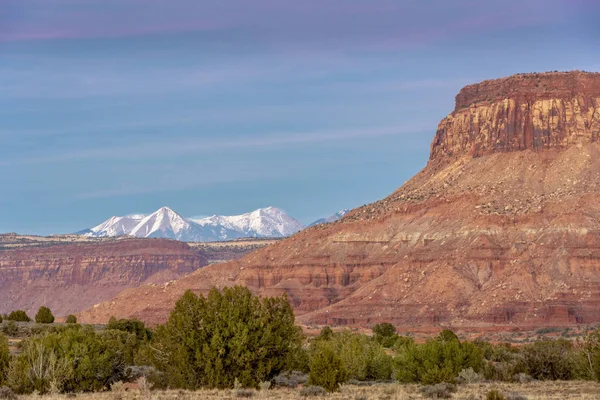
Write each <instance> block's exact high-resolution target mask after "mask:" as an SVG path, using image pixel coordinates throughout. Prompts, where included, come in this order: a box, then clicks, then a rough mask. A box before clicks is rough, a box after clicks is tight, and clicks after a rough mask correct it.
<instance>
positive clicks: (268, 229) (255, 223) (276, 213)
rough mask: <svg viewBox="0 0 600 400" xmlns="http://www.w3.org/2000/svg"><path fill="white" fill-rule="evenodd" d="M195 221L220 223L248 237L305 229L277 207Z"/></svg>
mask: <svg viewBox="0 0 600 400" xmlns="http://www.w3.org/2000/svg"><path fill="white" fill-rule="evenodd" d="M193 221H194V222H195V223H197V224H199V225H201V226H214V227H216V226H219V225H220V226H223V227H225V228H227V229H231V230H234V231H238V232H242V233H243V234H244V235H245V236H246V237H285V236H289V235H293V234H294V233H296V232H298V231H300V230H302V229H304V225H302V224H301V223H300V222H299V221H297V220H296V219H294V218H292V217H290V216H289V215H288V214H286V213H285V211H283V210H280V209H279V208H275V207H267V208H259V209H258V210H254V211H252V212H249V213H246V214H241V215H233V216H220V215H213V216H212V217H207V218H201V219H195V220H193Z"/></svg>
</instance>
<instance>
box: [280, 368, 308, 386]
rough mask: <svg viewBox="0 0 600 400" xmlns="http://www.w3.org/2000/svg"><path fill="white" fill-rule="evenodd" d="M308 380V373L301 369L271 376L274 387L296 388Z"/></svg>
mask: <svg viewBox="0 0 600 400" xmlns="http://www.w3.org/2000/svg"><path fill="white" fill-rule="evenodd" d="M307 382H308V375H307V374H305V373H303V372H301V371H291V372H285V373H282V374H279V375H277V376H276V377H275V378H273V385H274V386H276V387H288V388H292V389H293V388H296V387H298V385H304V384H305V383H307Z"/></svg>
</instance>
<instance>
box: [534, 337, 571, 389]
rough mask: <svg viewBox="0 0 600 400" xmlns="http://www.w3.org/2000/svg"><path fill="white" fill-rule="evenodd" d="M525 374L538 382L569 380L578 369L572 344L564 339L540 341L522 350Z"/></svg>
mask: <svg viewBox="0 0 600 400" xmlns="http://www.w3.org/2000/svg"><path fill="white" fill-rule="evenodd" d="M523 363H524V367H525V369H526V372H527V373H528V374H529V375H531V376H532V377H533V378H535V379H538V380H569V379H572V378H573V377H574V375H575V372H576V370H577V369H578V366H577V363H576V360H575V354H574V352H573V344H572V343H571V342H569V341H568V340H565V339H558V340H541V341H538V342H535V343H534V344H531V345H527V346H525V347H524V348H523Z"/></svg>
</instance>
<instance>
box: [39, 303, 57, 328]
mask: <svg viewBox="0 0 600 400" xmlns="http://www.w3.org/2000/svg"><path fill="white" fill-rule="evenodd" d="M35 322H37V323H38V324H51V323H53V322H54V315H52V311H50V309H49V308H48V307H44V306H42V307H40V309H39V310H38V312H37V314H36V315H35Z"/></svg>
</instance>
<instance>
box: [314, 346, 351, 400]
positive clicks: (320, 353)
mask: <svg viewBox="0 0 600 400" xmlns="http://www.w3.org/2000/svg"><path fill="white" fill-rule="evenodd" d="M347 379H348V371H347V370H346V366H345V365H344V363H343V361H342V359H341V358H340V356H339V355H338V352H337V349H336V348H335V346H334V344H332V343H331V342H327V341H318V342H317V343H316V345H315V348H314V350H313V352H312V357H311V360H310V374H309V377H308V383H309V384H310V385H314V386H321V387H322V388H324V389H325V390H327V391H328V392H335V391H337V390H338V389H339V387H340V384H342V383H344V382H346V380H347Z"/></svg>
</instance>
